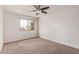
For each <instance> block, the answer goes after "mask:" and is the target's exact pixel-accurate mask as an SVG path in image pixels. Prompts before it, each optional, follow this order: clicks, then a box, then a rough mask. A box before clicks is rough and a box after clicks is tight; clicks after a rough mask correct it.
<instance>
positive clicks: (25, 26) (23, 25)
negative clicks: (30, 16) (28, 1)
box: [20, 19, 34, 30]
mask: <svg viewBox="0 0 79 59" xmlns="http://www.w3.org/2000/svg"><path fill="white" fill-rule="evenodd" d="M20 29H21V30H33V29H34V21H33V20H27V19H20Z"/></svg>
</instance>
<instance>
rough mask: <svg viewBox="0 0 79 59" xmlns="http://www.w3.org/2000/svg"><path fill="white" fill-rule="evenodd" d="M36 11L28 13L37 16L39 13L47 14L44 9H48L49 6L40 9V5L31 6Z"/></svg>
mask: <svg viewBox="0 0 79 59" xmlns="http://www.w3.org/2000/svg"><path fill="white" fill-rule="evenodd" d="M33 6H34V7H35V9H36V10H31V11H29V12H36V15H39V14H40V13H44V14H47V12H46V11H45V10H46V9H49V6H47V7H43V8H41V5H33Z"/></svg>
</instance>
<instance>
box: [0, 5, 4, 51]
mask: <svg viewBox="0 0 79 59" xmlns="http://www.w3.org/2000/svg"><path fill="white" fill-rule="evenodd" d="M2 45H3V10H2V6H0V50H1V49H2Z"/></svg>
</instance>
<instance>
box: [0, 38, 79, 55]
mask: <svg viewBox="0 0 79 59" xmlns="http://www.w3.org/2000/svg"><path fill="white" fill-rule="evenodd" d="M0 53H2V54H74V53H79V49H75V48H72V47H69V46H65V45H62V44H59V43H56V42H53V41H49V40H45V39H41V38H34V39H28V40H23V41H17V42H12V43H6V44H4V46H3V49H2V51H1V52H0Z"/></svg>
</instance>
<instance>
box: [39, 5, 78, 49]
mask: <svg viewBox="0 0 79 59" xmlns="http://www.w3.org/2000/svg"><path fill="white" fill-rule="evenodd" d="M48 14H49V15H45V16H42V17H41V18H40V19H39V35H40V37H41V38H44V39H48V40H51V41H55V42H58V43H62V44H65V45H68V46H72V47H75V48H79V6H53V8H52V6H51V9H50V10H49V13H48Z"/></svg>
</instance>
